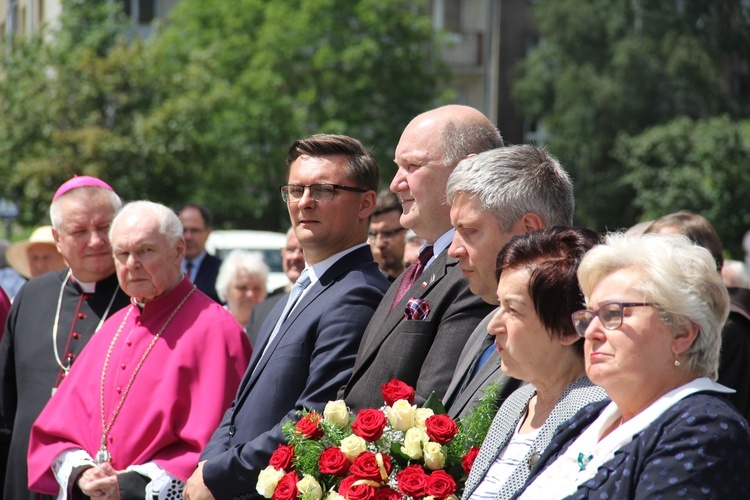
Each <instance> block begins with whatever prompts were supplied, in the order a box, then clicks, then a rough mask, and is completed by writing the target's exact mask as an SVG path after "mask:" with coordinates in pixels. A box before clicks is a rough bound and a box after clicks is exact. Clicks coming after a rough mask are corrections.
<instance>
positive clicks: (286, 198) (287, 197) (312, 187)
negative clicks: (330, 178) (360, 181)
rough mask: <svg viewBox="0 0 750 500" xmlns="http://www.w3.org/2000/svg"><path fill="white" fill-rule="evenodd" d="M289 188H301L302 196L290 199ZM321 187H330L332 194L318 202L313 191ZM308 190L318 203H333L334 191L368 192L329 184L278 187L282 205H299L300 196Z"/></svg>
mask: <svg viewBox="0 0 750 500" xmlns="http://www.w3.org/2000/svg"><path fill="white" fill-rule="evenodd" d="M290 187H300V188H302V195H300V197H299V198H297V199H292V196H290V194H289V188H290ZM321 187H326V188H328V187H332V188H333V192H332V193H331V198H330V199H328V200H319V199H318V195H319V194H320V193H318V194H317V195H316V193H315V191H316V190H318V189H319V188H321ZM306 188H307V189H309V190H310V196H312V199H313V200H315V201H316V202H318V203H328V202H331V201H333V197H334V196H335V195H336V190H337V189H341V190H342V191H353V192H355V193H366V192H367V191H370V190H369V189H363V188H358V187H351V186H342V185H341V184H329V183H325V182H324V183H318V184H284V185H282V186H279V192H280V193H281V199H282V200H284V203H299V200H301V199H302V196H304V194H305V189H306Z"/></svg>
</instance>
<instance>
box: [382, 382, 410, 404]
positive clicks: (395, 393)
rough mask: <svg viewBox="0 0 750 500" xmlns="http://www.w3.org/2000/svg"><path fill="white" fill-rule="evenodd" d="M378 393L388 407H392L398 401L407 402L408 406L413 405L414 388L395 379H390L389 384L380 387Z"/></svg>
mask: <svg viewBox="0 0 750 500" xmlns="http://www.w3.org/2000/svg"><path fill="white" fill-rule="evenodd" d="M380 393H381V394H382V395H383V401H385V404H387V405H388V406H393V403H395V402H396V401H398V400H399V399H405V400H407V401H408V402H409V404H410V405H413V404H414V388H412V387H411V386H410V385H407V384H405V383H404V382H401V381H400V380H399V379H397V378H392V379H391V381H390V382H387V383H385V384H383V385H381V386H380Z"/></svg>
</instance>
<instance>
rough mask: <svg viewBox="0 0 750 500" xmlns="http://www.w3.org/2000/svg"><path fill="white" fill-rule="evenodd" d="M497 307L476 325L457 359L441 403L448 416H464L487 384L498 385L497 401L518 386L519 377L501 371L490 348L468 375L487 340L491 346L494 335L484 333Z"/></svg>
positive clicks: (473, 405)
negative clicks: (481, 363) (479, 364)
mask: <svg viewBox="0 0 750 500" xmlns="http://www.w3.org/2000/svg"><path fill="white" fill-rule="evenodd" d="M496 310H497V309H493V310H492V312H490V313H489V314H488V315H487V316H486V317H485V318H484V319H483V320H482V321H481V322H480V323H479V325H477V327H476V329H474V332H473V333H472V334H471V337H469V340H468V341H467V342H466V345H465V346H464V348H463V351H461V355H460V356H459V358H458V363H457V364H456V369H455V370H454V372H453V378H452V379H451V381H450V384H449V385H448V389H447V390H446V391H445V396H444V397H443V404H444V405H445V408H446V410H447V411H448V415H450V416H451V418H457V417H459V418H462V417H465V416H466V414H467V413H469V412H470V411H471V410H472V409H474V408H475V407H476V406H477V404H479V400H480V399H481V398H482V396H484V393H485V392H486V391H487V388H488V387H489V386H490V384H497V385H499V386H500V393H499V394H498V400H499V402H500V404H502V402H503V401H504V400H505V399H506V398H507V397H508V396H509V395H510V394H511V393H512V392H513V391H515V390H516V389H518V387H519V386H520V383H521V382H520V381H519V380H517V379H514V378H512V377H507V376H505V374H503V371H502V370H501V369H500V355H499V354H498V353H497V349H494V350H493V351H492V354H491V355H490V357H489V359H487V361H485V363H484V364H483V365H482V366H481V367H480V368H479V371H477V373H476V375H474V376H473V377H471V374H472V373H473V372H474V368H475V366H476V364H477V362H478V361H479V358H480V357H481V356H482V354H483V353H484V351H485V349H486V348H487V345H488V343H490V342H491V343H490V344H489V345H494V337H492V336H491V335H490V334H488V333H487V325H488V324H489V322H490V320H491V319H492V317H493V316H494V315H495V311H496ZM464 386H465V387H464Z"/></svg>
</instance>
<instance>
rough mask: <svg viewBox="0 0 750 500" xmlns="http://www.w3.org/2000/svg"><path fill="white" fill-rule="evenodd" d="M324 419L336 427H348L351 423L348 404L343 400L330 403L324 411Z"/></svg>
mask: <svg viewBox="0 0 750 500" xmlns="http://www.w3.org/2000/svg"><path fill="white" fill-rule="evenodd" d="M323 418H324V419H325V421H326V422H330V423H332V424H333V425H335V426H336V427H346V424H348V423H349V410H347V409H346V403H345V402H344V401H343V400H341V399H339V400H338V401H329V402H328V404H327V405H326V407H325V409H324V410H323Z"/></svg>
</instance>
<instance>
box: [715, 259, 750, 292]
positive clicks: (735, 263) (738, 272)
mask: <svg viewBox="0 0 750 500" xmlns="http://www.w3.org/2000/svg"><path fill="white" fill-rule="evenodd" d="M721 279H722V280H724V284H725V285H726V286H727V287H733V288H748V285H750V280H748V278H747V272H746V270H745V263H744V262H742V261H741V260H729V259H726V260H724V265H723V266H722V267H721Z"/></svg>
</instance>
